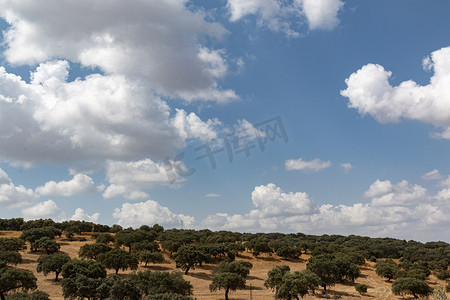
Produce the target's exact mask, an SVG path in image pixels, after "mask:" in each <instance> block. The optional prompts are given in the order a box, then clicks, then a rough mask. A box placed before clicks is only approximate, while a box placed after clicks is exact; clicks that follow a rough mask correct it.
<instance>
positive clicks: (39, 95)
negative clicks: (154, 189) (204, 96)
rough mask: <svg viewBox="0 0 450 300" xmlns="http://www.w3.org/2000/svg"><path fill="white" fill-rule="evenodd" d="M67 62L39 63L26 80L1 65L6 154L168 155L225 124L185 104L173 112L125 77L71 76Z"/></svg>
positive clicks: (78, 157)
mask: <svg viewBox="0 0 450 300" xmlns="http://www.w3.org/2000/svg"><path fill="white" fill-rule="evenodd" d="M68 68H69V64H68V62H66V61H53V62H48V63H44V64H41V65H39V67H38V68H37V69H36V71H35V72H33V73H32V82H31V83H29V84H28V83H26V82H24V81H22V80H21V79H20V77H18V76H16V75H13V74H9V73H7V72H6V71H5V69H4V68H3V67H0V86H2V89H1V91H0V143H1V145H2V147H0V157H2V158H3V159H5V160H6V161H8V162H12V163H15V164H22V165H30V164H37V163H40V162H43V161H52V162H57V163H61V162H70V161H82V160H89V161H91V162H95V161H96V160H97V161H98V160H100V161H102V160H104V159H116V160H124V159H138V158H142V157H148V156H152V157H155V158H161V159H163V158H165V157H166V156H168V155H171V154H173V152H174V150H175V149H180V148H182V147H184V146H185V140H186V139H191V138H194V139H196V138H198V139H207V138H211V137H213V136H215V132H214V129H215V127H217V126H218V125H219V124H220V122H219V121H218V120H217V119H214V120H208V121H206V122H203V121H201V120H200V119H199V117H198V116H196V115H195V114H194V113H190V114H187V113H186V112H185V111H184V110H177V111H176V114H175V116H174V117H173V118H171V117H170V108H169V107H168V106H167V104H166V103H165V102H164V101H162V100H161V99H160V98H158V97H156V96H155V95H153V93H152V92H151V91H149V90H146V89H144V88H142V87H140V86H138V85H136V84H135V83H133V82H131V81H129V80H127V79H126V78H125V77H123V76H119V75H107V76H106V75H105V76H102V75H91V76H88V77H86V78H85V79H84V80H76V81H73V82H67V81H66V77H67V70H68ZM17 145H20V147H17Z"/></svg>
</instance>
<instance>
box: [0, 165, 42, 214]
mask: <svg viewBox="0 0 450 300" xmlns="http://www.w3.org/2000/svg"><path fill="white" fill-rule="evenodd" d="M37 198H38V196H37V195H36V194H35V193H34V192H33V190H32V189H27V188H26V187H24V186H23V185H18V186H16V185H14V183H13V182H12V181H11V179H10V178H9V176H8V174H7V173H6V172H5V171H3V170H2V169H0V205H1V206H6V207H11V208H14V207H25V206H28V205H31V204H32V203H34V201H35V200H36V199H37Z"/></svg>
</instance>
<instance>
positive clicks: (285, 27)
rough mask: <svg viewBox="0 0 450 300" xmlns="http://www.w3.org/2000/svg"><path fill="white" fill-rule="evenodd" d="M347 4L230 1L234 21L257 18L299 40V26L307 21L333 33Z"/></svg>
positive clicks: (323, 0)
mask: <svg viewBox="0 0 450 300" xmlns="http://www.w3.org/2000/svg"><path fill="white" fill-rule="evenodd" d="M343 5H344V3H343V2H342V1H340V0H294V1H292V2H286V1H279V0H252V1H240V0H228V2H227V8H228V10H229V13H230V21H232V22H236V21H238V20H240V19H242V18H244V17H246V16H248V15H255V16H256V17H257V22H258V25H259V26H264V27H267V28H269V29H270V30H273V31H275V32H283V33H284V34H286V35H287V36H289V37H298V36H300V34H299V33H298V32H297V31H296V29H295V27H298V24H299V23H302V21H306V23H307V24H308V26H309V28H310V29H311V30H315V29H328V30H329V29H333V28H335V27H336V26H337V25H338V24H339V19H338V17H337V15H338V12H339V10H340V9H341V8H342V7H343Z"/></svg>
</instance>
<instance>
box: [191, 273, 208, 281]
mask: <svg viewBox="0 0 450 300" xmlns="http://www.w3.org/2000/svg"><path fill="white" fill-rule="evenodd" d="M188 276H192V277H195V278H198V279H203V280H212V275H211V274H209V273H206V272H195V273H188Z"/></svg>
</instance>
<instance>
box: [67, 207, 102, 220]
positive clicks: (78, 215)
mask: <svg viewBox="0 0 450 300" xmlns="http://www.w3.org/2000/svg"><path fill="white" fill-rule="evenodd" d="M99 217H100V214H99V213H94V214H93V215H92V216H90V215H88V214H87V213H86V212H85V211H84V209H82V208H77V209H76V210H75V213H74V214H73V216H72V217H71V218H70V220H74V221H87V222H93V223H97V221H98V218H99Z"/></svg>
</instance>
